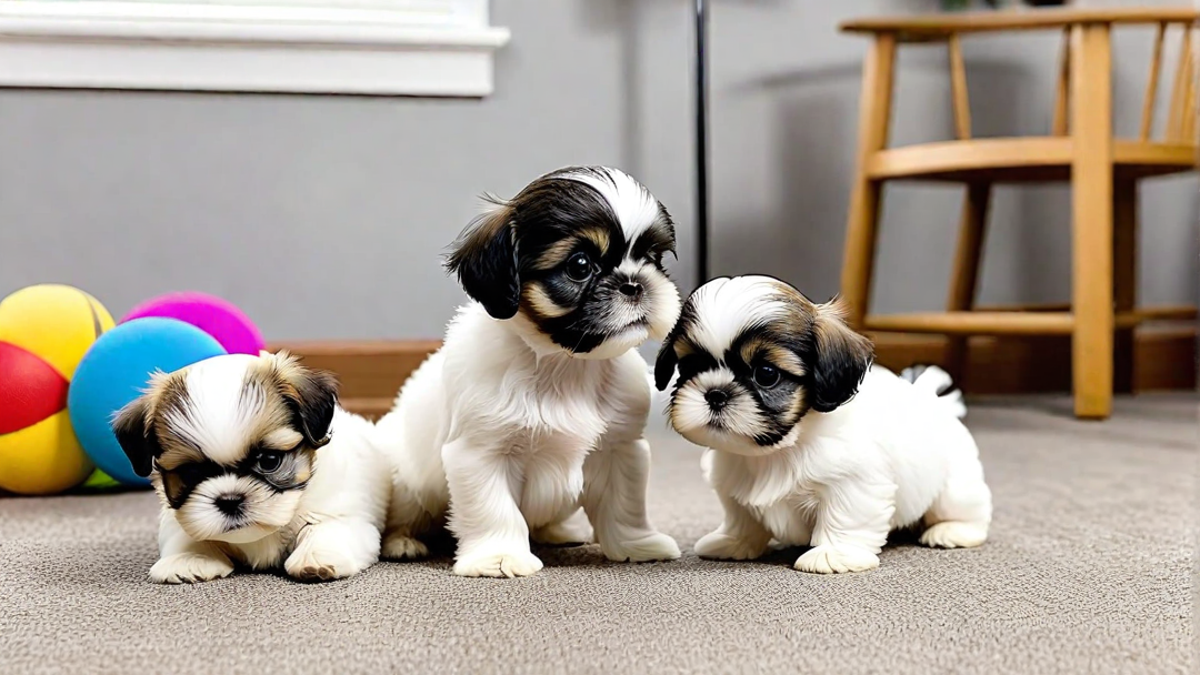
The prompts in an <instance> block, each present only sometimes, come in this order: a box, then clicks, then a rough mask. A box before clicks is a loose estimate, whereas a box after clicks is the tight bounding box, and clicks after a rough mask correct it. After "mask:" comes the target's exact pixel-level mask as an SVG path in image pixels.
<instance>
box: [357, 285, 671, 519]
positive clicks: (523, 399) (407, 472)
mask: <svg viewBox="0 0 1200 675" xmlns="http://www.w3.org/2000/svg"><path fill="white" fill-rule="evenodd" d="M480 345H486V347H487V351H486V352H480V351H479V347H480ZM645 373H646V365H645V362H644V361H643V360H642V358H641V357H640V356H639V355H638V354H637V352H636V351H630V352H628V353H626V354H624V355H622V356H618V357H617V358H614V359H597V360H589V359H580V358H573V357H570V356H567V355H565V354H563V353H561V351H558V350H554V351H543V350H538V349H537V348H536V346H535V345H531V344H529V343H528V342H527V341H526V340H525V339H524V338H523V337H522V334H521V332H520V331H519V330H513V328H512V327H511V326H510V325H506V324H504V323H501V322H497V321H494V320H492V319H490V318H489V317H488V316H487V314H486V313H485V312H484V311H483V309H482V308H481V307H479V306H478V305H468V306H466V307H464V308H463V309H462V310H461V311H460V312H459V315H458V316H457V317H456V318H455V320H454V321H453V322H452V323H451V325H450V328H449V330H448V333H447V337H446V342H445V344H444V346H443V347H442V349H441V350H440V351H439V352H438V353H436V354H434V355H433V356H431V357H430V358H429V359H428V360H427V361H426V362H425V363H424V364H422V366H421V367H420V368H419V369H418V370H417V371H416V372H415V373H414V374H413V375H412V377H411V378H410V379H409V381H408V383H407V384H406V385H405V387H404V389H403V390H401V392H400V395H399V397H398V398H397V402H396V407H395V409H394V410H393V411H392V412H391V413H389V414H388V415H386V416H385V417H384V418H383V419H381V420H380V421H379V424H378V426H377V437H378V443H379V444H380V446H381V447H383V448H385V450H386V451H387V452H388V454H390V455H391V456H392V457H393V460H394V462H395V466H396V481H397V488H398V491H397V497H396V498H397V499H398V500H399V501H400V502H406V501H409V500H412V501H414V502H416V504H417V505H419V506H420V508H422V509H423V510H424V511H425V512H427V513H428V515H429V517H430V519H432V520H437V519H438V518H440V517H441V516H442V515H443V514H444V512H445V511H446V509H447V508H448V506H449V494H448V491H447V489H446V475H445V467H444V465H443V462H444V459H445V457H443V454H444V452H445V450H444V449H445V448H447V447H454V446H455V444H456V443H458V444H462V445H464V446H467V447H470V448H471V452H472V453H473V455H474V459H473V460H472V461H473V462H476V463H484V462H487V461H488V457H489V456H490V457H497V456H503V458H504V460H505V461H504V466H505V467H506V471H507V476H506V478H507V480H508V482H509V484H510V486H511V487H512V488H513V493H514V496H517V497H518V499H517V503H518V506H519V507H520V510H521V513H522V515H523V516H524V517H525V520H526V522H527V523H528V525H529V527H530V528H532V529H536V528H538V527H541V526H543V525H547V524H550V523H554V522H557V521H558V520H560V519H561V518H562V516H563V512H564V510H568V509H573V508H574V507H575V506H576V505H577V503H578V498H579V495H580V493H581V492H582V490H583V483H584V478H583V465H584V461H585V460H586V458H587V456H588V455H589V454H590V453H591V452H593V451H594V450H596V449H597V448H599V447H600V446H601V445H602V444H603V443H606V442H613V441H617V442H620V441H627V440H633V439H637V438H640V436H641V433H642V427H643V424H644V421H645V417H646V413H647V411H648V410H649V402H650V392H649V383H648V381H647V379H646V374H645ZM397 510H402V508H401V509H397V508H395V507H394V508H393V511H397Z"/></svg>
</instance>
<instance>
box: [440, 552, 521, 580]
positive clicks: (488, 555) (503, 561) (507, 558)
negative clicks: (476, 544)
mask: <svg viewBox="0 0 1200 675" xmlns="http://www.w3.org/2000/svg"><path fill="white" fill-rule="evenodd" d="M540 569H542V561H541V560H539V559H538V557H537V556H535V555H534V554H532V553H530V552H529V551H505V552H496V551H481V552H479V553H477V554H474V555H470V556H467V557H464V558H459V559H458V560H456V561H455V562H454V573H455V574H457V575H458V576H460V577H509V578H511V577H527V576H529V575H531V574H534V573H535V572H537V571H538V570H540Z"/></svg>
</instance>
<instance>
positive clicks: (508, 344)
mask: <svg viewBox="0 0 1200 675" xmlns="http://www.w3.org/2000/svg"><path fill="white" fill-rule="evenodd" d="M674 249H675V232H674V226H673V225H672V222H671V218H670V216H669V215H668V214H667V211H666V209H664V208H663V207H662V205H661V204H660V203H659V202H658V200H657V199H655V198H654V196H653V195H651V194H650V192H649V191H648V190H647V189H646V188H645V187H643V186H642V185H641V184H640V183H638V182H637V181H636V180H634V179H633V178H631V177H630V176H628V175H627V174H625V173H624V172H621V171H618V170H616V169H610V168H604V167H572V168H567V169H563V170H560V171H556V172H553V173H550V174H547V175H545V176H542V177H540V178H538V179H537V180H535V181H533V182H532V183H530V184H529V185H528V186H527V187H526V188H525V189H523V190H521V192H520V193H519V194H517V196H516V197H514V198H512V199H510V200H496V199H493V200H492V203H491V205H490V208H489V210H488V211H487V213H486V214H485V215H483V216H482V217H481V218H480V219H479V220H478V221H477V222H475V223H474V224H472V225H471V226H470V227H469V228H468V229H467V231H466V232H465V233H464V234H463V235H462V237H461V238H460V239H459V241H458V242H457V243H456V244H455V245H454V248H453V251H452V253H451V254H450V256H449V260H448V264H447V266H448V268H449V269H450V270H451V271H452V272H454V273H456V274H457V275H458V278H459V280H460V282H461V283H462V286H463V288H464V289H465V290H466V292H467V294H468V295H469V296H471V298H472V300H473V302H471V303H469V304H467V305H466V306H464V307H463V308H461V309H460V310H459V312H458V314H457V316H456V317H455V318H454V320H453V321H452V322H451V323H450V326H449V328H448V329H447V331H446V339H445V342H444V343H443V346H442V348H441V349H440V350H439V351H438V352H437V353H436V354H434V355H433V356H431V357H430V358H429V360H427V361H426V362H425V363H424V364H423V365H422V366H421V367H420V368H419V369H418V370H417V371H416V372H415V373H414V374H413V375H412V376H411V377H410V378H409V380H408V382H407V383H406V384H405V386H404V388H403V389H402V390H401V391H400V394H399V396H398V397H397V400H396V405H395V407H394V408H393V410H392V412H390V413H389V414H388V415H386V416H385V417H384V418H383V419H381V420H380V421H379V423H378V425H377V428H376V430H377V443H378V445H379V446H380V447H381V448H383V449H384V450H385V451H386V452H387V453H388V455H389V456H390V457H392V459H393V461H394V463H395V475H396V485H395V492H394V494H393V499H392V508H391V513H390V515H389V518H388V535H387V537H386V540H385V542H384V550H383V555H384V556H385V557H393V558H416V557H421V556H424V555H426V554H427V553H428V549H427V547H426V543H425V541H424V540H425V539H426V538H428V536H429V535H431V534H433V533H434V532H436V531H437V530H439V529H441V528H443V527H446V528H448V529H449V530H450V532H452V533H453V534H454V536H455V537H456V538H457V542H458V549H457V553H456V556H455V564H454V572H455V573H456V574H459V575H464V576H493V577H495V576H508V577H513V576H525V575H529V574H533V573H534V572H536V571H537V570H539V569H541V567H542V562H541V560H539V559H538V558H537V556H535V555H534V554H533V553H532V552H531V550H530V539H531V537H532V539H534V540H535V541H538V542H542V543H553V544H565V543H582V542H584V541H589V540H590V539H591V538H592V536H593V532H592V530H594V536H595V539H596V541H597V542H598V543H599V544H600V549H601V550H602V551H603V553H604V555H605V556H607V557H608V558H609V559H612V560H630V561H643V560H664V559H669V558H675V557H678V556H679V548H678V546H676V544H675V541H674V540H673V539H671V538H670V537H668V536H667V535H665V534H662V533H660V532H658V531H657V530H656V529H655V528H654V527H652V526H651V524H650V521H649V519H648V517H647V514H646V488H647V480H648V477H649V466H650V447H649V445H648V444H647V442H646V440H645V438H644V437H643V429H644V427H645V423H646V418H647V415H648V414H649V409H650V387H649V385H648V382H647V381H646V363H645V361H644V360H643V359H642V357H641V356H640V355H639V354H638V352H637V351H636V349H635V348H636V347H637V346H639V345H640V344H642V343H643V342H645V341H646V340H648V339H650V338H654V339H662V338H663V337H664V336H665V335H666V334H667V332H668V331H669V330H670V328H671V326H672V325H674V323H675V320H676V318H677V317H678V314H679V294H678V291H677V289H676V288H675V285H674V284H673V283H671V281H670V279H668V278H667V275H666V272H665V270H664V268H663V258H664V256H666V255H669V254H673V253H674ZM580 507H582V509H583V511H584V512H585V513H586V516H587V518H588V519H590V521H591V528H588V526H587V524H586V523H584V522H582V521H583V518H582V517H581V516H582V515H583V514H580V513H579V510H580Z"/></svg>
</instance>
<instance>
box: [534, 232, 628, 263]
mask: <svg viewBox="0 0 1200 675" xmlns="http://www.w3.org/2000/svg"><path fill="white" fill-rule="evenodd" d="M581 240H584V241H588V242H590V243H591V244H592V245H594V246H595V247H596V248H597V249H599V251H600V255H601V256H603V255H604V254H606V253H608V247H609V246H610V244H611V241H612V239H611V237H610V236H609V233H608V230H607V229H605V228H603V227H600V226H595V227H587V228H585V229H582V230H580V231H578V232H575V233H573V234H572V235H571V236H569V237H565V238H563V239H560V240H558V241H556V242H554V243H553V244H551V245H550V246H549V247H547V248H546V250H545V251H543V252H542V254H541V255H540V256H538V260H537V263H536V264H535V265H534V267H535V269H538V270H550V269H554V268H555V267H558V266H559V265H561V264H562V263H563V262H564V261H565V260H566V259H567V256H569V255H571V253H573V252H574V251H575V249H576V248H578V246H579V242H580V241H581Z"/></svg>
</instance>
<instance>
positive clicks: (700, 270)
mask: <svg viewBox="0 0 1200 675" xmlns="http://www.w3.org/2000/svg"><path fill="white" fill-rule="evenodd" d="M708 4H709V3H708V2H707V1H706V0H696V63H695V68H696V286H700V284H703V283H704V282H705V281H708V257H709V256H708V234H709V223H708V63H707V62H706V44H705V43H706V42H707V39H708Z"/></svg>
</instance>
